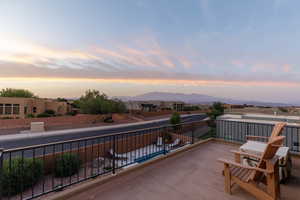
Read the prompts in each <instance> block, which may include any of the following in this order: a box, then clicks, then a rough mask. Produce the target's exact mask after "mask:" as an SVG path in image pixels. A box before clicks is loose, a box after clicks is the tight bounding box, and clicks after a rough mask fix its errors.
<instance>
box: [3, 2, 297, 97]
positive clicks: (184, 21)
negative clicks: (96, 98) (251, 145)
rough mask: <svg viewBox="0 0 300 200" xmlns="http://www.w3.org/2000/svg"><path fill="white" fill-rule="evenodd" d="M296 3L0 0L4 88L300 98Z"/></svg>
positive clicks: (43, 92)
mask: <svg viewBox="0 0 300 200" xmlns="http://www.w3.org/2000/svg"><path fill="white" fill-rule="evenodd" d="M299 8H300V1H298V0H249V1H248V0H226V1H225V0H224V1H220V0H185V1H182V0H85V1H84V0H0V88H6V87H13V88H26V89H30V90H32V91H33V92H35V93H36V94H37V95H39V96H41V97H69V98H70V97H72V98H73V97H77V96H80V95H81V94H82V93H83V92H84V91H85V90H86V89H97V90H100V91H102V92H105V93H107V94H108V95H110V96H123V95H137V94H142V93H146V92H152V91H163V92H181V93H200V94H207V95H213V96H219V97H229V98H235V99H242V100H261V101H273V102H288V103H295V102H298V101H299V102H300V92H299V91H300V56H299V53H300V12H299Z"/></svg>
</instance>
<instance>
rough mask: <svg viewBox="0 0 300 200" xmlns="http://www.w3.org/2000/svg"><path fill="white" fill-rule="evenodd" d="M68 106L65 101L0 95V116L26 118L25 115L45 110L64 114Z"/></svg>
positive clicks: (36, 113)
mask: <svg viewBox="0 0 300 200" xmlns="http://www.w3.org/2000/svg"><path fill="white" fill-rule="evenodd" d="M69 107H70V106H69V105H68V103H67V102H59V101H56V100H51V99H39V98H18V97H0V118H26V116H27V115H38V114H41V113H44V112H45V111H46V110H53V111H54V112H55V113H56V114H60V115H64V114H66V113H67V112H68V111H69Z"/></svg>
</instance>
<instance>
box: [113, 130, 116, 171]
mask: <svg viewBox="0 0 300 200" xmlns="http://www.w3.org/2000/svg"><path fill="white" fill-rule="evenodd" d="M112 156H113V166H112V168H113V169H112V170H113V174H115V173H116V135H113V155H112Z"/></svg>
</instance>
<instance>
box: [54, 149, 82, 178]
mask: <svg viewBox="0 0 300 200" xmlns="http://www.w3.org/2000/svg"><path fill="white" fill-rule="evenodd" d="M80 166H81V160H80V158H79V156H78V155H77V154H73V153H65V154H63V155H61V156H60V157H59V158H58V159H57V160H56V163H55V172H54V173H55V176H56V177H68V176H72V175H74V174H76V173H78V171H79V169H80Z"/></svg>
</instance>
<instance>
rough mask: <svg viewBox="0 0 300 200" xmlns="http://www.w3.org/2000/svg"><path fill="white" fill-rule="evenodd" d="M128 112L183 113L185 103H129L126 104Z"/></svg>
mask: <svg viewBox="0 0 300 200" xmlns="http://www.w3.org/2000/svg"><path fill="white" fill-rule="evenodd" d="M125 105H126V108H127V110H130V111H144V112H156V111H162V110H174V111H183V109H184V105H185V104H184V102H181V101H128V102H125Z"/></svg>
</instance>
